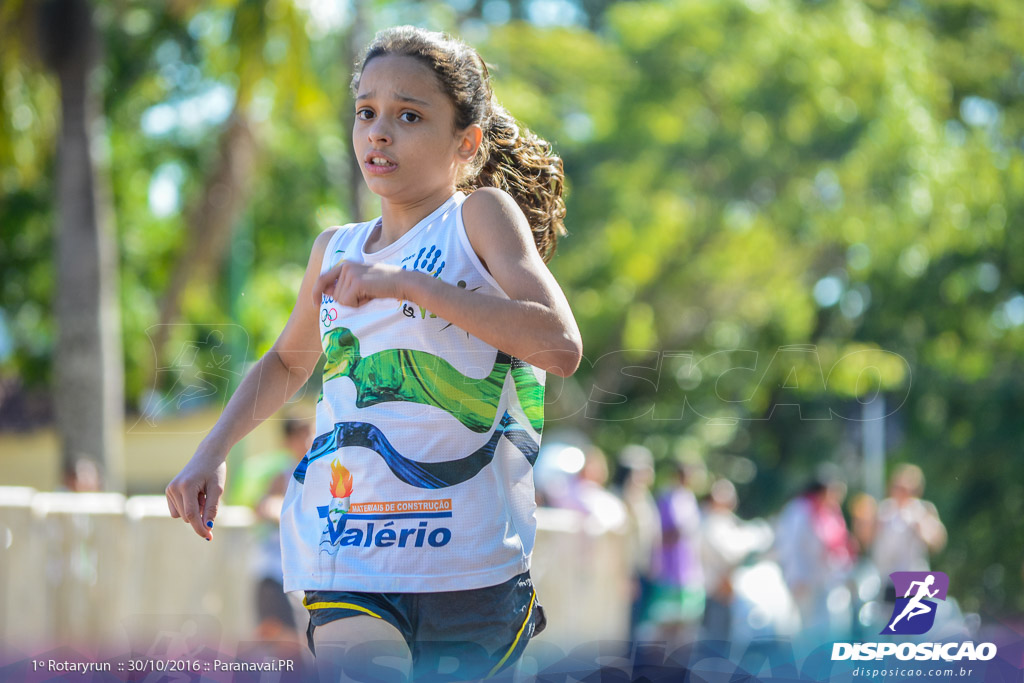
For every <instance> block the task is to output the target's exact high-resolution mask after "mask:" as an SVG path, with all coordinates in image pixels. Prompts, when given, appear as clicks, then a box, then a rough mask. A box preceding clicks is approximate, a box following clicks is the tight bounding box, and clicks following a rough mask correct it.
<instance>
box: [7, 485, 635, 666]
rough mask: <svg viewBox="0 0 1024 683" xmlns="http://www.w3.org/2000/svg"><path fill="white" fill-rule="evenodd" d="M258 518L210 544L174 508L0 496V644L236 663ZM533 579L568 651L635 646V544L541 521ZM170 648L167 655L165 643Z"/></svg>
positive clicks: (558, 519)
mask: <svg viewBox="0 0 1024 683" xmlns="http://www.w3.org/2000/svg"><path fill="white" fill-rule="evenodd" d="M253 521H254V517H253V514H252V512H251V511H250V510H249V509H248V508H239V507H230V506H225V507H222V508H221V509H220V511H219V513H218V517H217V529H216V534H215V540H214V542H212V543H207V542H205V541H203V540H202V539H200V538H199V537H198V536H196V535H195V533H194V532H193V531H192V529H191V528H190V527H188V526H187V525H185V524H184V523H183V522H181V521H180V520H176V519H171V518H170V515H169V514H168V511H167V504H166V501H165V500H164V497H163V496H134V497H131V498H127V499H126V498H125V497H123V496H121V495H120V494H116V493H40V492H36V491H34V490H33V489H31V488H25V487H0V643H4V644H5V645H6V646H7V647H13V648H17V649H20V650H24V651H40V650H43V649H51V648H54V647H57V646H60V645H70V646H75V647H92V646H102V647H104V648H113V649H114V650H115V651H131V652H135V653H145V652H147V651H150V650H154V648H155V650H154V653H156V652H162V651H163V650H161V649H160V648H161V647H163V646H162V645H161V640H163V641H169V640H174V639H182V638H185V639H193V640H195V641H197V642H202V643H204V644H206V645H207V646H210V647H215V648H218V649H220V650H221V651H226V652H230V651H233V649H234V647H235V645H236V644H237V643H238V642H240V641H247V640H251V639H252V638H253V637H254V634H253V630H254V627H255V615H254V606H253V600H252V596H253V594H254V593H253V592H254V580H253V577H252V576H251V575H250V574H249V573H248V571H247V567H248V566H249V561H248V558H249V553H250V552H252V551H253V550H254V548H255V545H256V543H255V540H254V534H253V527H252V524H253ZM538 526H539V531H538V538H537V546H536V550H535V552H534V568H533V572H532V573H533V576H534V580H535V583H536V586H537V595H538V599H539V601H540V602H541V604H543V606H544V609H545V612H546V614H547V617H548V623H549V625H548V630H547V631H546V632H545V633H544V635H543V636H542V638H543V639H544V640H546V641H548V642H552V643H554V644H556V645H558V646H559V647H561V648H563V649H567V648H570V647H572V645H574V644H577V643H580V642H585V641H591V640H597V639H620V638H625V637H626V635H627V622H628V618H627V615H628V609H629V596H628V590H629V586H628V580H627V579H628V577H627V564H626V555H625V545H626V544H625V538H624V537H623V536H622V534H621V533H616V532H600V533H594V532H589V531H588V526H587V524H586V523H585V520H584V519H583V517H582V516H581V515H579V514H577V513H575V512H571V511H564V510H548V509H541V510H539V511H538ZM164 645H166V643H164Z"/></svg>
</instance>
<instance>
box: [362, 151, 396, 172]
mask: <svg viewBox="0 0 1024 683" xmlns="http://www.w3.org/2000/svg"><path fill="white" fill-rule="evenodd" d="M363 166H364V167H365V168H366V170H367V172H369V173H371V174H373V175H386V174H388V173H393V172H394V171H395V170H396V169H397V168H398V164H396V163H395V162H393V161H391V159H388V158H387V157H385V156H377V155H370V156H367V158H366V161H364V162H363Z"/></svg>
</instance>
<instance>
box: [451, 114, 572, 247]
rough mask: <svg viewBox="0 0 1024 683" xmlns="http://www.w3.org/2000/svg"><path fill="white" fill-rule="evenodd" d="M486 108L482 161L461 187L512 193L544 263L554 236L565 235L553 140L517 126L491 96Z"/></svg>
mask: <svg viewBox="0 0 1024 683" xmlns="http://www.w3.org/2000/svg"><path fill="white" fill-rule="evenodd" d="M489 109H490V112H489V116H488V117H487V120H486V121H485V123H486V127H485V129H484V139H483V141H482V142H481V143H480V147H481V149H480V151H479V152H478V154H479V155H480V157H481V158H482V165H481V167H480V171H479V173H477V174H476V176H475V177H473V178H472V179H470V180H469V181H468V182H465V183H463V187H465V188H466V189H470V190H473V189H476V188H478V187H498V188H501V189H502V190H504V191H505V192H508V193H509V194H510V195H512V198H513V199H515V201H516V204H518V205H519V208H520V209H522V211H523V213H524V214H525V215H526V220H527V221H528V222H529V223H530V230H531V232H533V241H534V244H536V245H537V251H538V252H540V255H541V258H542V259H544V262H545V263H547V262H548V261H549V260H551V257H552V256H554V253H555V248H556V247H557V246H558V238H559V237H561V236H563V235H565V223H564V219H565V200H564V199H563V198H562V192H563V190H564V180H565V174H564V172H563V170H562V160H561V159H560V158H558V157H557V156H555V155H554V154H553V153H552V151H551V143H549V142H547V141H546V140H543V139H541V138H540V137H538V136H537V135H535V134H534V133H533V131H531V130H529V129H527V128H524V129H522V130H520V128H519V124H518V123H517V122H516V120H515V119H514V118H512V116H511V115H510V114H509V113H508V111H506V110H505V108H504V107H502V106H501V105H500V104H498V101H497V100H496V99H495V98H494V97H493V95H492V97H491V102H490V107H489Z"/></svg>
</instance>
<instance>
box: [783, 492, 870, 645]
mask: <svg viewBox="0 0 1024 683" xmlns="http://www.w3.org/2000/svg"><path fill="white" fill-rule="evenodd" d="M845 496H846V485H845V484H844V483H843V482H842V480H840V479H839V478H838V477H835V476H834V475H832V474H831V473H827V472H822V473H819V474H818V476H816V477H815V478H814V479H813V480H812V481H811V482H810V483H809V484H808V485H807V486H806V487H805V488H804V490H803V492H802V493H801V494H800V495H798V496H796V497H795V498H793V499H792V500H790V501H789V502H788V503H786V505H785V506H784V507H783V509H782V512H781V513H780V514H779V519H778V523H777V525H776V533H775V547H776V550H777V552H778V560H779V566H780V567H781V568H782V575H783V577H784V578H785V580H786V584H787V585H788V586H789V589H790V592H791V593H792V596H793V600H794V602H795V603H796V606H797V609H798V610H799V612H800V621H801V626H802V628H803V630H804V632H805V633H809V632H816V633H828V632H831V631H832V630H833V629H834V628H838V627H839V626H840V624H841V623H845V621H844V620H843V619H841V617H840V615H838V614H836V615H833V614H832V612H831V611H830V609H829V601H828V598H829V594H830V593H832V591H833V590H835V589H837V588H838V587H839V586H841V585H842V584H843V583H844V582H845V581H846V579H847V578H848V575H849V573H850V571H851V570H852V569H853V563H854V558H855V556H856V552H855V544H854V542H853V539H852V538H851V536H850V533H849V530H848V529H847V527H846V520H845V519H844V518H843V511H842V508H841V504H842V501H843V498H844V497H845Z"/></svg>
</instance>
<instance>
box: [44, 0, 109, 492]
mask: <svg viewBox="0 0 1024 683" xmlns="http://www.w3.org/2000/svg"><path fill="white" fill-rule="evenodd" d="M40 29H41V34H42V36H41V37H42V41H41V43H42V46H43V49H44V51H45V53H46V57H47V61H48V63H49V65H50V67H51V68H52V69H53V70H54V71H55V72H56V73H57V76H58V77H59V79H60V96H61V116H62V118H61V130H60V138H59V141H58V147H57V197H56V201H57V212H58V225H57V240H56V251H57V253H56V259H57V278H56V280H57V282H56V291H55V292H54V307H53V310H54V315H55V316H56V320H57V344H56V347H55V350H54V387H53V393H54V404H55V409H56V418H57V431H58V433H59V436H60V440H61V454H62V464H63V467H64V468H65V471H69V469H70V468H73V467H74V464H75V462H76V461H77V460H78V459H79V458H87V459H89V460H92V461H94V462H95V463H96V465H97V467H98V468H99V470H100V472H101V475H102V481H103V485H104V488H106V489H108V490H123V488H124V464H123V434H124V358H123V353H122V347H121V317H120V308H119V305H120V304H119V301H118V292H119V277H118V257H117V242H116V235H115V231H114V229H113V224H112V220H111V210H110V206H109V197H108V195H107V193H106V192H105V191H104V190H105V189H106V188H105V184H104V183H103V181H102V176H101V175H99V174H98V173H97V172H96V170H95V168H94V162H93V157H92V149H93V144H94V135H93V133H94V131H95V127H96V126H97V124H99V123H101V111H100V108H101V105H100V100H99V97H98V93H97V92H96V91H95V88H92V87H90V83H89V80H90V77H91V75H92V74H93V72H94V67H95V65H96V63H97V61H98V55H99V53H100V44H99V39H98V34H97V31H96V29H95V27H94V26H93V22H92V8H91V7H90V5H89V4H88V2H86V1H85V0H51V1H50V2H48V3H46V5H45V6H44V7H43V10H42V12H41V14H40Z"/></svg>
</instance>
